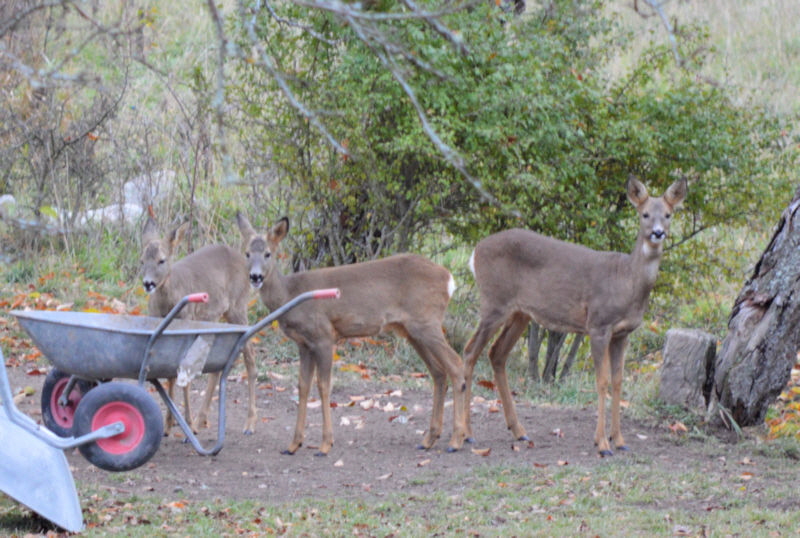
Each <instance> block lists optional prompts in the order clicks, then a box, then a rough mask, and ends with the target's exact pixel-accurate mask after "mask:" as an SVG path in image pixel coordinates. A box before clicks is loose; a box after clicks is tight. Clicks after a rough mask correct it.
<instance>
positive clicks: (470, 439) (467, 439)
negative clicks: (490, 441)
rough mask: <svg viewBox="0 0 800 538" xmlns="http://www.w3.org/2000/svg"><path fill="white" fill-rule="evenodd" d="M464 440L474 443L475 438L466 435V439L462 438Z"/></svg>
mask: <svg viewBox="0 0 800 538" xmlns="http://www.w3.org/2000/svg"><path fill="white" fill-rule="evenodd" d="M464 442H465V443H469V444H471V445H474V444H475V438H474V437H467V438H466V439H464Z"/></svg>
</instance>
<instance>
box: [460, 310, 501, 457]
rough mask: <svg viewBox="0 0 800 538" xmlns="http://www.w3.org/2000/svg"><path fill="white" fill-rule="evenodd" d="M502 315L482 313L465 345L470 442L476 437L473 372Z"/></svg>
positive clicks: (466, 420) (466, 396) (465, 378)
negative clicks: (474, 432)
mask: <svg viewBox="0 0 800 538" xmlns="http://www.w3.org/2000/svg"><path fill="white" fill-rule="evenodd" d="M502 317H503V316H502V313H501V312H498V311H493V312H491V313H487V314H482V315H481V321H480V323H479V324H478V328H477V330H476V331H475V334H474V335H472V338H470V339H469V342H467V345H466V346H465V347H464V382H465V383H466V390H465V391H464V402H465V409H464V412H465V416H464V420H465V422H466V431H465V433H466V436H467V437H466V441H467V442H468V443H474V442H475V439H473V437H472V425H471V416H470V415H471V413H470V408H471V407H472V373H473V372H474V371H475V363H477V362H478V358H479V357H480V356H481V353H482V352H483V349H484V348H485V347H486V344H488V343H489V340H491V338H492V336H494V334H495V333H496V332H497V330H498V329H499V328H500V325H502V323H503V319H502Z"/></svg>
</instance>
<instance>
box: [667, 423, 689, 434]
mask: <svg viewBox="0 0 800 538" xmlns="http://www.w3.org/2000/svg"><path fill="white" fill-rule="evenodd" d="M669 429H670V431H671V432H672V433H680V432H688V431H689V428H687V427H686V426H685V425H684V424H683V422H673V423H672V424H670V425H669Z"/></svg>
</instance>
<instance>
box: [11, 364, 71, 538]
mask: <svg viewBox="0 0 800 538" xmlns="http://www.w3.org/2000/svg"><path fill="white" fill-rule="evenodd" d="M0 365H1V366H2V368H0V404H2V405H0V490H2V491H3V492H4V493H5V494H7V495H8V496H9V497H11V498H13V499H15V500H16V501H18V502H20V503H22V504H24V505H25V506H27V507H28V508H30V509H31V510H33V511H34V512H36V513H37V514H39V515H41V516H42V517H44V518H45V519H49V520H50V521H52V522H53V523H55V524H56V525H58V526H59V527H62V528H63V529H65V530H68V531H70V532H78V531H80V530H81V529H83V516H82V514H81V505H80V500H79V499H78V492H77V491H76V489H75V482H74V480H73V478H72V472H71V471H70V470H69V464H68V463H67V458H66V457H65V456H64V451H63V450H61V449H59V448H56V447H55V446H52V445H50V444H48V443H47V441H46V440H45V439H46V438H47V435H48V434H51V435H52V433H51V432H50V431H49V430H47V429H45V428H43V427H41V426H39V425H37V424H36V423H35V422H34V421H33V420H32V419H31V418H30V417H28V416H27V415H25V414H23V413H21V412H20V411H19V410H17V407H16V405H15V404H14V400H13V397H12V396H11V387H10V385H9V382H8V375H7V374H6V369H5V359H4V358H3V353H2V352H0ZM34 431H36V432H37V433H39V434H40V435H37V434H36V433H34Z"/></svg>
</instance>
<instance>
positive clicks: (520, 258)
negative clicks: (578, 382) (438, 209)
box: [464, 176, 687, 456]
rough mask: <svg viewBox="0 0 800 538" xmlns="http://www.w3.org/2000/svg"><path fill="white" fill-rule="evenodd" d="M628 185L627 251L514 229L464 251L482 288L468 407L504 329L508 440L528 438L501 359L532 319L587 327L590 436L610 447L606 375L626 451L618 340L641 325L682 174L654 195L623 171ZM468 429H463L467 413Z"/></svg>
mask: <svg viewBox="0 0 800 538" xmlns="http://www.w3.org/2000/svg"><path fill="white" fill-rule="evenodd" d="M627 191H628V199H629V200H630V201H631V203H632V204H633V205H634V206H635V207H636V210H637V211H638V213H639V235H638V237H637V240H636V245H635V246H634V248H633V251H632V252H631V253H630V254H624V253H620V252H599V251H596V250H591V249H589V248H586V247H583V246H580V245H576V244H572V243H566V242H564V241H559V240H557V239H553V238H550V237H545V236H543V235H539V234H537V233H534V232H531V231H528V230H521V229H513V230H506V231H503V232H500V233H497V234H494V235H490V236H489V237H486V238H485V239H483V240H482V241H480V242H479V243H478V244H477V245H476V247H475V250H474V252H473V253H472V256H471V258H470V269H471V270H472V272H473V274H474V275H475V282H476V283H477V286H478V291H479V294H480V316H481V320H480V323H479V325H478V328H477V330H476V331H475V334H474V335H473V336H472V338H471V339H470V340H469V342H468V343H467V345H466V347H465V348H464V363H465V368H466V370H465V377H466V382H467V400H466V401H467V407H468V408H469V404H470V397H471V383H472V373H473V370H474V368H475V362H476V361H477V360H478V357H479V356H480V354H481V352H482V351H483V349H484V347H486V344H487V343H488V342H489V340H490V339H491V338H492V336H493V335H494V334H495V333H496V332H497V331H498V329H500V328H501V327H502V331H501V333H500V336H498V337H497V340H496V341H495V342H494V344H493V345H492V347H491V349H490V350H489V359H490V361H491V364H492V369H493V371H494V377H495V385H496V387H497V390H498V392H499V393H500V398H501V401H502V403H503V411H504V413H505V419H506V424H507V425H508V429H509V430H511V432H512V434H513V435H514V437H515V438H516V439H519V440H527V439H528V437H527V434H526V433H525V428H524V427H523V426H522V425H521V424H520V423H519V419H518V418H517V414H516V411H515V409H514V401H513V400H512V398H511V391H510V390H509V387H508V379H507V377H506V371H505V365H506V358H507V357H508V354H509V352H510V351H511V348H512V347H513V346H514V343H515V342H516V341H517V339H519V337H520V336H521V335H522V333H523V331H524V330H525V328H526V327H527V326H528V324H529V322H530V320H531V319H533V320H535V321H536V322H537V323H538V324H540V325H541V326H543V327H545V328H547V329H550V330H554V331H559V332H572V333H578V334H588V335H589V338H590V345H591V354H592V359H593V361H594V366H595V376H596V383H597V395H598V407H599V409H598V418H597V429H596V431H595V436H594V441H595V444H596V445H597V448H598V451H599V453H600V455H601V456H610V455H612V454H613V452H612V451H611V447H610V445H609V439H608V438H607V437H606V433H605V429H606V427H605V409H606V395H607V390H608V382H609V375H610V377H611V440H612V441H613V443H614V446H615V447H616V448H617V449H618V450H627V447H626V445H625V440H624V439H623V437H622V432H621V431H620V409H619V407H620V397H621V391H622V371H623V361H624V354H625V347H626V345H627V342H628V335H630V333H631V332H632V331H634V330H635V329H636V328H637V327H638V326H639V325H640V324H641V323H642V316H643V315H644V310H645V307H646V306H647V299H648V296H649V295H650V291H651V290H652V289H653V285H654V284H655V281H656V275H657V274H658V266H659V263H660V261H661V254H662V252H663V249H664V240H665V238H666V237H667V233H668V232H669V225H670V219H671V218H672V213H673V212H674V211H675V209H676V208H677V207H678V206H679V205H680V204H681V202H682V201H683V199H684V198H685V197H686V192H687V185H686V180H685V179H680V180H678V181H676V182H675V183H673V184H672V185H671V186H670V187H669V188H668V189H667V191H666V192H665V193H664V195H663V196H662V197H659V198H654V197H651V196H649V195H648V194H647V189H646V188H645V186H644V185H643V184H642V183H641V182H640V181H639V180H637V179H636V178H634V177H633V176H631V177H630V178H629V179H628V183H627ZM467 432H468V435H470V433H471V430H470V425H469V412H467Z"/></svg>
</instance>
